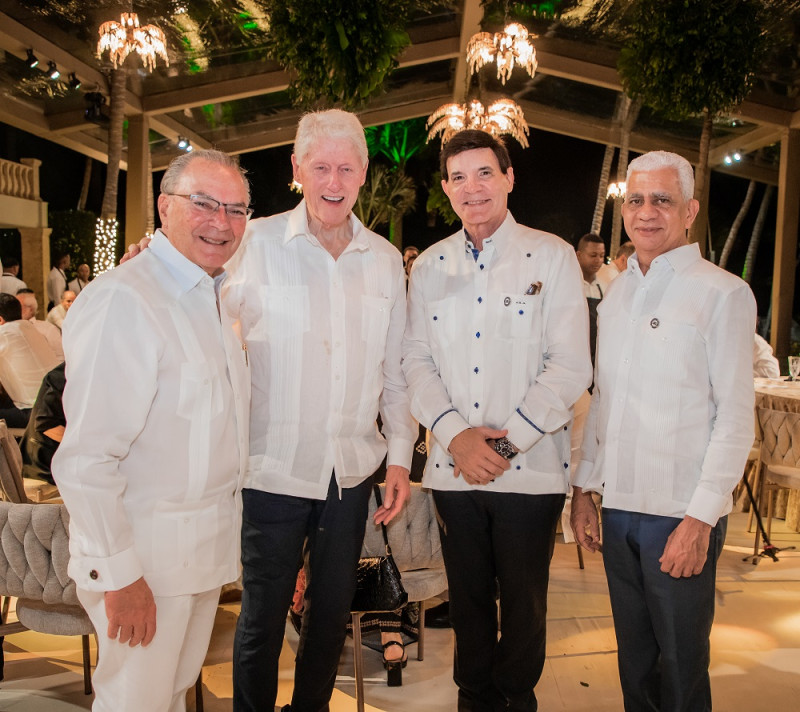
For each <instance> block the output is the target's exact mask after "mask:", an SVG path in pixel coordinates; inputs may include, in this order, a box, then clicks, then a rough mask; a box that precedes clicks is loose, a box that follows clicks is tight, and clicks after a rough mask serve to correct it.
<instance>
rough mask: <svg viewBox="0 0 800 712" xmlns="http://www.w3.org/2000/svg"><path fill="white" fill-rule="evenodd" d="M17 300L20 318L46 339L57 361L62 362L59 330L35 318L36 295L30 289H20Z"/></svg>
mask: <svg viewBox="0 0 800 712" xmlns="http://www.w3.org/2000/svg"><path fill="white" fill-rule="evenodd" d="M17 299H18V300H19V303H20V304H21V305H22V318H23V319H27V320H28V321H29V322H30V323H31V324H33V325H34V326H35V327H36V328H37V329H38V330H39V333H40V334H41V335H42V336H44V338H45V339H47V343H48V344H50V348H51V349H53V351H54V352H55V354H56V356H58V359H59V361H63V360H64V350H63V349H62V348H61V329H59V328H58V327H57V326H56V325H55V324H51V323H50V322H49V321H42V320H41V319H37V318H36V310H37V309H38V308H39V303H38V302H37V301H36V294H35V293H34V291H33V290H32V289H27V288H26V289H20V291H19V292H17Z"/></svg>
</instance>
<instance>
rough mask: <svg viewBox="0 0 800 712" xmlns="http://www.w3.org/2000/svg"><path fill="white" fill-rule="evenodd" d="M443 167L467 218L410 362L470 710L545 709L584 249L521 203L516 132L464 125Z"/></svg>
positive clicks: (431, 258) (408, 353) (423, 288)
mask: <svg viewBox="0 0 800 712" xmlns="http://www.w3.org/2000/svg"><path fill="white" fill-rule="evenodd" d="M440 167H441V171H442V177H443V180H442V187H443V188H444V191H445V193H446V194H447V195H448V197H449V198H450V202H451V204H452V206H453V210H455V212H456V213H457V214H458V216H459V217H460V218H461V220H462V222H463V224H464V229H463V230H459V231H458V232H457V233H455V234H454V235H452V236H450V237H448V238H446V239H444V240H442V241H440V242H438V243H436V244H435V245H433V246H432V247H430V248H428V249H427V250H425V251H424V252H423V253H422V254H421V255H420V256H419V257H418V258H417V259H416V262H415V263H414V269H413V270H412V272H411V277H410V280H409V318H408V325H407V328H406V333H405V337H404V339H403V370H404V372H405V374H406V379H407V381H408V388H409V392H410V394H411V408H412V412H413V414H414V415H415V417H417V418H418V419H419V421H420V423H422V424H423V425H425V426H426V427H427V428H428V429H429V430H430V432H431V436H432V437H431V450H430V453H429V455H428V460H427V463H426V466H425V475H424V478H423V485H424V486H426V487H429V488H431V489H432V490H433V496H434V500H435V502H436V507H437V511H438V513H439V516H440V517H441V520H442V525H441V528H440V531H441V535H442V551H443V553H444V561H445V567H446V569H447V578H448V585H449V590H450V619H451V622H452V626H453V630H454V632H455V647H456V652H455V659H454V674H453V678H454V680H455V682H456V685H457V686H458V709H459V711H460V712H489V711H493V710H500V709H504V710H517V711H522V710H524V711H526V712H533V711H534V710H536V709H537V700H536V695H535V694H534V687H535V685H536V683H537V681H538V680H539V677H540V676H541V672H542V669H543V666H544V662H545V623H546V622H545V613H546V608H547V586H548V576H549V566H550V557H551V556H552V552H553V544H554V539H555V528H556V522H557V520H558V518H559V515H560V513H561V510H562V508H563V506H564V499H565V493H566V492H567V490H568V486H569V471H568V467H569V452H570V444H569V432H568V426H569V421H570V407H571V406H572V404H573V403H574V402H575V401H576V399H577V398H578V396H580V394H581V393H582V392H583V391H585V390H586V388H587V387H588V386H589V382H590V380H591V363H590V361H589V339H588V333H589V330H588V325H587V314H586V301H585V299H584V296H583V291H582V289H581V276H580V275H581V273H580V269H579V268H578V264H577V260H576V258H575V251H574V250H573V249H572V247H571V246H570V245H569V244H567V243H566V242H565V241H563V240H562V239H560V238H559V237H556V236H555V235H551V234H548V233H545V232H541V231H539V230H533V229H531V228H528V227H525V226H523V225H520V224H518V223H517V222H516V221H515V220H514V218H513V217H512V215H511V213H510V212H509V211H508V208H507V203H508V194H509V193H510V192H511V190H512V188H513V186H514V171H513V168H512V167H511V162H510V159H509V156H508V151H507V150H506V148H505V145H504V144H503V143H502V142H501V141H499V140H498V139H496V138H494V137H492V136H490V135H489V134H488V133H485V132H483V131H474V130H468V131H461V132H459V133H457V134H455V136H453V137H452V138H451V139H450V141H449V142H448V143H446V144H445V145H444V147H443V149H442V153H441V159H440ZM498 588H499V595H500V638H499V640H498V636H497V632H498V607H497V603H496V595H497V591H498Z"/></svg>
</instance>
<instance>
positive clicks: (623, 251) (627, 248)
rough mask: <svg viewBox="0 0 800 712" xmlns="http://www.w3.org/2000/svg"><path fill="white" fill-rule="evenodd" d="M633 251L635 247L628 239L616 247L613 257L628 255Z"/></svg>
mask: <svg viewBox="0 0 800 712" xmlns="http://www.w3.org/2000/svg"><path fill="white" fill-rule="evenodd" d="M634 252H636V247H635V245H634V244H633V243H632V242H631V241H630V240H628V241H627V242H623V243H622V244H621V245H620V246H619V247H618V248H617V254H616V255H614V259H617V257H621V256H622V255H624V256H625V257H630V256H631V255H632V254H633V253H634Z"/></svg>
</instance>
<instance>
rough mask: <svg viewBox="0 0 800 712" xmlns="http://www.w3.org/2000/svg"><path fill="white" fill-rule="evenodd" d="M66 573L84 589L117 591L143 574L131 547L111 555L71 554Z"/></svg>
mask: <svg viewBox="0 0 800 712" xmlns="http://www.w3.org/2000/svg"><path fill="white" fill-rule="evenodd" d="M68 573H69V575H70V577H71V578H72V579H73V580H74V581H75V585H76V586H77V587H78V588H82V589H84V590H85V591H119V590H120V589H121V588H125V586H129V585H130V584H132V583H133V582H134V581H137V580H138V579H140V578H141V577H142V576H144V571H143V570H142V564H141V562H140V561H139V557H138V555H137V554H136V551H135V550H134V549H133V548H130V549H125V550H124V551H120V552H119V553H117V554H114V555H113V556H102V557H99V556H80V555H78V556H73V555H72V554H70V560H69V567H68Z"/></svg>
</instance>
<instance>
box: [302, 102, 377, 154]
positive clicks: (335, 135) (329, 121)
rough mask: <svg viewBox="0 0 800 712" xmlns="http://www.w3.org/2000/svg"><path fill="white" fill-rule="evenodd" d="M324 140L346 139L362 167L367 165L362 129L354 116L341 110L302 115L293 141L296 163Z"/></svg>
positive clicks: (365, 142)
mask: <svg viewBox="0 0 800 712" xmlns="http://www.w3.org/2000/svg"><path fill="white" fill-rule="evenodd" d="M326 139H347V140H348V141H350V143H352V144H353V148H355V150H356V153H357V154H358V157H359V158H360V159H361V164H362V165H364V166H365V165H367V159H368V158H369V154H368V153H367V140H366V138H364V127H363V126H362V125H361V122H360V121H359V120H358V117H357V116H356V115H355V114H351V113H350V112H349V111H342V110H341V109H328V110H327V111H311V112H309V113H307V114H304V115H303V117H302V118H301V119H300V123H299V124H297V135H296V136H295V139H294V155H295V159H296V160H297V163H298V164H299V163H302V162H303V160H304V159H305V157H306V156H307V155H308V152H309V151H310V150H311V147H312V146H313V145H314V144H315V143H317V142H318V141H324V140H326Z"/></svg>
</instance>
